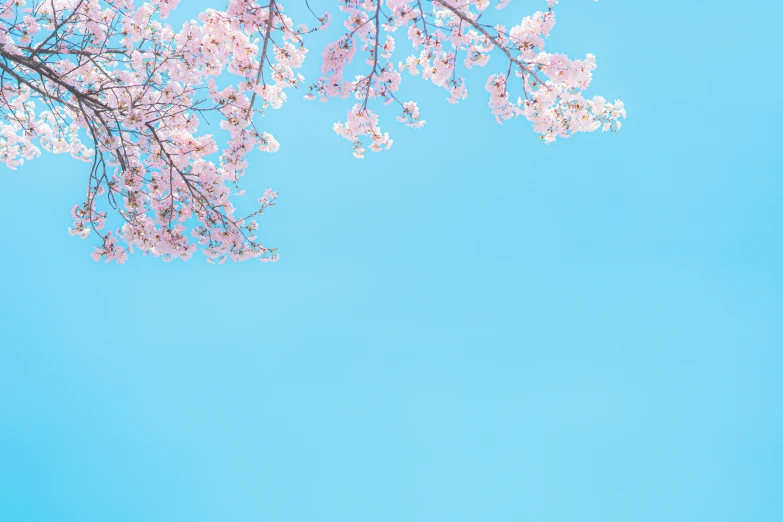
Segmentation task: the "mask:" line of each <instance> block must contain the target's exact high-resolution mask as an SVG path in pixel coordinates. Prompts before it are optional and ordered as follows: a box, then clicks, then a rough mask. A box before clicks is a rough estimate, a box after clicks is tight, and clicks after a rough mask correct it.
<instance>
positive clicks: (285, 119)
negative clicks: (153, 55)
mask: <svg viewBox="0 0 783 522" xmlns="http://www.w3.org/2000/svg"><path fill="white" fill-rule="evenodd" d="M293 3H294V2H290V1H289V4H293ZM333 3H334V2H332V1H331V0H329V1H328V2H327V0H314V1H313V4H314V7H316V8H319V7H321V8H323V7H326V6H327V5H328V6H329V7H330V8H332V9H333V5H332V4H333ZM515 3H516V4H517V6H516V8H515V11H512V12H518V13H522V12H525V11H532V10H534V9H537V8H541V7H545V4H544V2H543V0H541V1H532V0H517V1H516V2H515ZM183 4H185V5H183V6H182V7H181V13H180V15H178V16H180V17H182V18H185V17H191V16H193V15H194V14H195V13H196V12H197V11H198V10H199V9H201V8H203V7H206V6H208V5H210V4H211V5H213V6H214V7H220V6H221V5H222V4H221V2H220V1H217V0H211V1H206V0H199V1H191V0H185V1H184V2H183ZM512 5H513V4H512ZM290 9H291V11H292V14H293V11H295V10H294V9H293V8H290ZM558 13H559V21H558V26H557V27H556V28H555V31H554V32H553V35H552V38H551V39H550V48H551V50H560V51H564V52H567V53H569V54H571V55H573V56H583V55H584V54H585V53H587V52H592V53H594V54H596V55H597V57H598V63H599V69H598V71H597V72H596V80H595V83H594V86H593V88H592V89H591V91H590V92H592V93H600V94H602V95H604V96H606V97H607V98H609V99H613V98H615V97H617V98H622V99H623V100H624V101H625V102H626V104H627V107H628V113H629V118H628V120H627V121H626V122H625V127H624V129H623V131H622V132H621V133H620V134H619V135H606V134H604V135H601V134H600V133H599V134H593V135H582V136H577V137H575V138H573V139H570V140H566V141H558V142H557V143H556V144H554V145H551V146H545V145H544V144H542V143H541V142H540V141H539V140H537V139H536V137H535V135H534V134H533V133H532V131H531V130H530V128H529V124H528V123H527V122H526V121H523V120H518V121H515V122H509V123H507V124H506V125H504V126H503V127H500V126H498V125H496V124H495V123H494V122H493V120H492V117H491V115H490V114H489V110H488V108H487V107H486V101H487V97H486V94H485V93H484V92H483V90H482V88H483V83H476V82H473V83H472V84H471V89H470V90H471V95H470V97H469V98H468V100H466V102H464V103H462V104H461V105H460V106H458V107H451V106H448V104H447V103H446V102H445V100H444V99H443V98H444V93H443V92H441V91H439V90H437V89H435V88H431V87H427V86H426V85H425V84H423V83H421V82H420V81H415V79H411V80H409V81H408V87H409V88H414V89H415V90H416V91H417V92H420V93H421V94H420V95H419V101H420V105H421V107H422V111H423V115H424V117H425V118H426V119H427V120H429V122H430V123H429V125H428V126H427V127H425V128H424V129H422V130H419V131H413V130H409V129H406V128H405V127H403V126H401V125H398V124H396V122H392V121H388V122H387V127H388V130H389V131H390V132H393V134H394V136H393V137H394V139H395V146H394V148H393V149H392V150H391V151H389V152H387V153H384V154H372V155H368V158H367V159H365V160H363V161H357V160H354V159H353V158H352V157H351V154H350V146H349V144H348V143H347V142H344V141H343V140H341V139H340V138H338V137H337V136H336V135H335V134H333V133H332V132H331V130H330V129H331V124H332V123H333V122H335V121H337V120H338V119H340V118H341V117H343V115H344V113H345V110H346V108H347V107H346V105H345V104H344V103H343V104H341V103H339V102H338V103H330V104H317V103H315V104H312V103H308V102H305V101H304V100H301V99H300V98H299V96H292V100H291V102H290V105H289V106H287V107H286V108H285V109H284V110H283V111H280V112H277V113H272V114H270V115H269V116H268V117H267V119H266V122H265V123H266V125H265V129H266V130H268V131H270V132H272V133H274V134H275V136H276V137H277V138H278V140H279V141H280V142H281V144H282V149H281V150H280V152H279V153H277V154H276V155H271V156H270V155H260V154H259V155H258V156H256V157H254V158H253V169H252V172H251V173H250V174H249V175H248V177H247V179H246V183H245V187H246V188H247V189H248V192H252V191H259V190H263V188H265V187H268V186H271V187H274V188H275V189H277V190H278V191H279V192H280V200H279V205H278V206H277V207H275V208H274V209H273V210H272V211H270V212H269V213H268V214H267V216H266V217H264V218H263V220H262V221H261V225H262V234H263V235H262V237H263V238H265V239H266V243H268V244H270V245H272V246H277V247H279V248H280V253H281V261H280V263H278V264H276V265H269V264H261V263H245V264H239V265H232V264H226V265H223V266H212V265H209V264H207V263H206V262H205V261H204V260H203V257H199V256H196V257H195V258H194V259H193V260H192V261H190V262H188V263H182V262H174V263H170V264H164V263H163V262H161V261H159V260H157V259H153V258H145V257H141V256H139V257H133V258H131V260H130V261H129V263H128V264H127V265H125V266H122V267H118V266H115V265H106V264H96V263H94V262H93V261H92V260H91V259H90V257H89V252H90V248H91V247H90V245H89V244H88V243H86V242H82V241H80V240H77V239H74V238H71V237H70V236H68V234H67V231H66V229H67V227H68V226H69V224H70V220H69V210H70V207H71V206H72V205H73V204H74V203H76V202H78V201H79V200H80V198H81V196H82V194H83V191H84V181H85V175H86V171H85V168H84V165H82V164H79V163H76V162H74V161H72V160H70V159H69V158H66V157H47V158H45V159H44V158H42V159H40V160H37V161H35V162H33V163H30V164H29V165H27V166H25V167H24V168H22V169H20V170H19V171H16V172H11V171H8V170H6V169H3V171H2V172H1V173H0V179H2V186H3V192H4V194H6V198H4V203H3V205H2V206H0V222H2V223H3V224H4V226H3V242H2V244H1V245H0V253H2V255H0V269H1V270H2V277H0V285H2V286H1V287H0V295H1V296H2V302H0V307H2V313H1V314H0V332H2V333H1V334H0V335H2V337H1V338H0V344H1V345H2V347H1V348H0V520H2V521H8V522H28V521H29V522H32V521H36V522H38V521H40V522H66V521H78V522H92V521H96V522H99V521H100V522H105V521H112V522H126V521H127V522H138V521H144V522H175V521H188V522H201V521H205V522H211V521H215V522H217V521H220V522H225V521H237V522H244V521H269V522H272V521H274V522H462V521H465V522H474V521H475V522H487V521H492V522H528V521H529V522H630V521H632V522H662V521H666V522H679V521H682V522H694V521H709V522H767V521H769V522H773V521H780V520H783V495H781V491H783V406H782V401H781V399H782V398H783V383H782V381H781V370H783V355H781V353H782V352H781V350H782V349H783V333H782V332H781V327H782V326H783V321H781V305H783V227H781V222H782V220H783V211H782V210H781V204H780V201H781V194H783V177H782V176H781V174H782V173H783V171H782V170H781V168H780V160H779V153H776V152H774V151H775V150H779V148H778V147H779V143H778V142H779V140H780V136H781V133H780V129H779V120H780V116H781V108H782V107H781V98H780V96H779V93H778V91H779V86H780V80H781V74H780V70H779V69H780V68H779V66H778V65H777V62H778V61H779V59H780V56H781V52H782V51H783V44H782V43H781V42H783V40H781V37H780V27H779V25H780V21H781V20H782V19H783V7H781V4H780V2H775V1H772V0H760V1H757V2H752V3H749V2H740V1H731V2H729V1H721V0H717V1H712V2H682V1H673V0H665V1H661V2H640V1H618V0H615V1H611V0H602V1H601V2H599V3H594V2H592V1H586V0H563V1H561V5H560V7H559V10H558ZM319 38H320V39H319V40H317V41H318V42H323V38H321V37H319ZM317 66H318V56H317V54H316V53H314V54H313V55H311V60H310V62H309V64H308V65H307V67H306V71H305V72H306V73H308V75H309V76H310V77H313V76H314V74H315V71H316V68H317ZM498 67H500V66H499V65H498ZM487 72H489V70H488V71H487ZM409 92H411V91H409ZM305 122H306V124H305ZM444 151H447V153H446V154H444V153H443V152H444Z"/></svg>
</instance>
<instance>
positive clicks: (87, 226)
mask: <svg viewBox="0 0 783 522" xmlns="http://www.w3.org/2000/svg"><path fill="white" fill-rule="evenodd" d="M225 1H226V2H227V4H226V7H225V10H222V11H220V10H215V9H208V10H206V11H204V12H203V13H201V15H200V16H199V17H198V19H197V20H191V21H189V22H186V23H185V24H184V25H183V26H182V27H181V29H179V30H174V29H173V28H172V27H171V26H170V25H168V24H167V23H166V22H165V20H166V19H167V18H168V16H169V15H170V13H171V11H172V10H173V9H175V8H176V7H177V5H178V4H179V3H180V0H147V1H146V2H137V1H136V0H3V1H2V2H0V161H2V162H3V163H4V164H5V165H6V166H8V167H9V168H11V169H15V168H17V167H19V166H21V165H22V164H24V162H26V161H29V160H32V159H34V158H36V157H38V156H39V155H40V154H41V151H42V150H43V151H48V152H52V153H55V154H70V155H71V156H72V157H73V158H75V159H77V160H80V161H84V162H86V163H88V164H89V165H90V170H89V180H88V183H87V190H86V197H85V199H84V201H83V202H81V203H79V204H77V205H75V206H74V207H73V208H72V211H71V215H72V217H73V223H72V225H71V226H70V227H69V229H68V231H69V233H70V234H71V235H73V236H76V237H79V238H82V239H85V238H88V237H90V236H91V235H95V236H98V238H99V240H100V243H99V245H98V246H97V247H96V248H95V251H94V252H93V258H95V259H96V260H101V259H103V260H106V261H116V262H118V263H122V262H124V261H125V260H126V259H127V258H128V254H130V253H132V252H133V251H134V250H138V251H141V252H142V253H144V254H150V255H153V256H158V257H161V258H162V259H164V260H172V259H176V258H179V259H189V258H190V257H191V256H192V255H193V254H194V253H195V252H196V251H197V250H201V251H202V252H203V253H204V254H205V255H206V257H207V259H208V260H210V261H215V262H224V261H226V260H228V259H231V260H234V261H242V260H246V259H260V260H262V261H276V260H277V259H278V256H277V254H276V249H274V248H268V247H266V246H264V245H263V244H262V243H261V242H260V241H259V239H258V237H257V231H258V229H259V225H258V222H257V220H256V219H257V218H258V217H259V216H261V215H263V214H264V212H265V211H266V210H267V209H268V208H270V207H272V206H274V205H275V204H276V200H277V193H276V192H275V191H274V190H272V189H268V190H267V191H266V192H265V193H264V195H263V196H262V197H261V198H258V199H257V200H256V202H257V204H254V207H253V210H252V211H251V212H250V213H247V214H240V213H239V212H238V210H237V208H236V207H235V206H234V203H233V201H232V198H235V197H237V196H242V195H243V194H244V190H241V189H240V188H239V182H240V178H242V177H243V176H244V175H245V173H246V172H247V169H248V167H249V164H248V159H247V158H248V154H249V153H250V152H251V151H253V150H259V151H263V152H276V151H277V150H278V149H279V147H280V145H279V143H278V142H277V140H276V139H275V138H274V136H273V135H272V134H270V133H269V132H266V131H263V130H260V129H258V128H257V127H256V121H257V116H260V115H263V114H264V112H265V111H267V110H271V109H280V108H281V107H282V106H283V104H284V103H285V102H286V100H287V96H288V93H289V92H290V89H292V88H298V87H299V86H305V79H304V77H303V76H302V75H301V74H300V73H299V72H298V70H299V69H300V68H301V67H302V65H303V63H304V60H305V58H306V57H307V54H308V49H307V48H306V46H305V42H304V39H305V38H307V35H308V34H309V33H311V32H313V31H316V30H321V29H324V28H326V27H327V26H328V24H329V21H330V17H329V14H328V13H326V14H324V15H323V16H317V15H316V19H317V22H318V24H317V27H316V28H315V29H308V28H307V26H305V25H304V24H299V25H295V24H294V22H293V20H291V18H290V17H288V16H287V15H286V14H285V13H284V8H283V6H282V5H281V1H280V0H225ZM509 1H510V0H497V1H495V0H339V6H340V10H341V11H342V12H343V13H344V15H345V20H344V22H343V27H344V31H340V32H341V33H342V34H341V36H339V37H338V38H337V39H336V40H335V41H333V42H331V43H329V44H328V45H327V46H326V48H325V49H324V51H323V53H322V63H321V73H320V77H319V78H317V79H316V80H315V82H314V83H312V84H310V85H309V91H308V94H307V95H306V96H305V97H306V98H310V99H320V100H322V101H326V100H328V99H330V98H348V97H352V98H354V100H353V104H352V107H351V109H350V110H349V112H348V115H347V118H346V119H345V121H342V122H338V123H336V124H334V131H335V132H336V133H337V134H338V135H339V136H341V137H343V138H345V139H346V140H348V141H350V142H351V144H352V146H353V154H354V156H356V157H357V158H362V157H363V156H364V153H365V152H366V151H367V149H369V150H370V151H373V152H378V151H381V150H386V149H389V148H390V147H391V146H392V143H393V142H392V140H391V138H390V137H389V134H388V133H386V132H383V131H382V130H381V127H380V124H379V116H378V114H377V113H376V112H374V111H373V110H372V107H371V104H373V103H382V104H387V105H396V106H397V107H398V108H399V111H400V112H399V115H398V116H397V119H398V120H399V121H400V122H402V123H403V124H405V125H407V126H409V127H412V128H420V127H422V126H423V125H425V123H426V121H425V119H423V117H422V114H421V111H420V108H419V105H418V103H417V102H415V101H413V100H406V99H403V98H401V97H400V89H401V84H402V80H403V76H404V75H406V74H407V75H411V76H421V77H422V78H423V79H425V80H428V81H430V82H432V83H433V84H434V85H436V86H438V87H440V88H443V89H445V90H446V92H447V99H448V101H449V102H450V103H457V102H458V101H459V100H461V99H464V98H465V97H466V96H467V92H468V91H467V86H466V81H465V79H464V78H463V77H462V76H461V75H460V74H459V68H460V67H464V68H465V69H472V68H474V67H485V66H487V65H488V64H489V62H490V60H491V58H492V56H493V55H495V56H498V55H499V57H500V60H501V62H502V65H503V67H502V68H501V70H499V71H497V72H493V73H492V74H490V75H489V76H488V78H487V80H486V83H485V89H486V90H487V92H488V93H489V107H490V110H491V112H492V114H493V116H494V117H495V119H496V120H497V121H498V122H499V123H502V122H503V121H505V120H508V119H510V118H515V117H518V116H524V117H525V118H527V119H528V120H530V122H531V123H532V125H533V128H534V130H535V132H537V133H538V134H539V135H540V137H541V138H542V139H543V140H545V141H546V142H552V141H554V140H555V139H556V138H558V137H563V138H565V137H568V136H570V135H572V134H574V133H577V132H590V131H595V130H598V129H601V130H603V131H617V130H619V129H620V126H621V121H620V120H621V119H623V118H625V116H626V113H625V108H624V106H623V104H622V102H620V101H615V102H613V103H609V102H607V101H606V99H604V98H602V97H600V96H594V97H592V98H586V97H585V96H584V91H585V90H586V89H587V88H588V86H589V85H590V83H591V81H592V74H593V71H594V70H595V68H596V60H595V57H594V56H592V55H589V54H588V55H587V56H586V57H585V58H584V59H570V58H568V57H567V56H565V55H563V54H557V53H549V52H547V51H544V45H545V39H546V37H547V36H548V35H549V34H550V31H551V30H552V28H553V27H554V25H555V14H554V12H553V10H552V9H553V6H554V5H555V4H557V1H556V0H546V1H547V4H548V8H547V10H546V11H539V12H536V13H534V14H532V15H530V16H527V17H525V18H523V19H522V20H521V21H520V22H519V23H518V24H516V25H513V26H511V27H510V28H509V27H506V26H505V25H502V24H495V25H489V24H487V23H486V22H485V18H486V17H485V16H484V15H485V12H486V11H487V9H489V7H490V6H491V5H494V6H495V8H496V9H503V8H504V7H506V6H507V5H508V3H509ZM306 5H307V6H308V7H309V4H307V3H306ZM425 6H426V9H425ZM313 14H314V13H313ZM400 31H401V32H402V33H404V34H405V37H407V41H406V40H405V37H403V38H400V36H397V35H396V33H398V32H400ZM395 38H396V39H395ZM397 40H400V42H402V43H403V44H404V45H403V47H410V48H412V49H413V50H414V52H413V53H412V54H409V55H408V56H405V57H404V58H403V59H396V58H395V56H397V55H398V54H399V53H400V51H399V50H398V42H397ZM357 54H358V55H359V56H360V57H361V58H362V59H363V62H364V65H363V66H361V67H362V68H363V70H364V73H363V74H360V75H358V76H355V77H354V78H353V79H350V78H347V74H348V73H347V70H348V69H349V66H350V65H351V64H352V63H354V60H355V59H356V56H357ZM365 67H366V69H365ZM512 91H513V92H515V93H516V94H515V95H512ZM213 117H214V119H217V120H218V121H219V127H220V129H221V130H222V131H223V135H222V136H218V137H216V136H215V135H213V134H211V133H207V132H203V131H202V127H203V124H204V123H205V122H206V121H210V120H212V119H213ZM114 221H116V222H117V224H116V226H114V225H111V226H110V224H111V223H112V222H114Z"/></svg>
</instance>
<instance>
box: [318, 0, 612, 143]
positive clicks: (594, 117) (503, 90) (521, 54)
mask: <svg viewBox="0 0 783 522" xmlns="http://www.w3.org/2000/svg"><path fill="white" fill-rule="evenodd" d="M509 2H510V0H499V1H497V2H493V1H491V0H432V1H431V2H422V1H421V0H343V1H342V2H341V7H340V9H341V10H342V11H343V12H344V13H345V21H344V26H345V32H344V34H343V35H342V36H340V38H339V39H337V40H336V41H334V42H332V43H330V44H329V45H328V46H327V47H326V48H325V49H324V51H323V65H322V68H321V76H320V78H318V80H317V81H316V82H315V83H313V84H312V85H311V86H310V91H309V93H308V95H307V97H308V98H310V99H316V98H317V99H320V100H321V101H327V100H328V99H329V98H334V97H338V98H347V97H353V98H355V99H356V100H357V101H358V104H355V105H354V106H353V107H352V108H351V110H350V111H349V112H348V118H347V120H346V121H345V122H340V123H337V124H335V125H334V130H335V131H336V132H337V134H339V135H340V136H342V137H343V138H345V139H347V140H349V141H351V142H352V144H353V151H354V156H356V157H358V158H361V157H363V155H364V152H365V150H366V147H365V144H367V143H369V145H368V146H369V148H370V150H372V151H380V150H383V149H386V148H389V146H391V143H392V140H391V139H390V138H389V137H388V135H387V134H384V133H381V130H380V127H379V126H378V123H377V122H378V117H377V115H376V114H375V113H374V112H373V110H372V109H371V108H370V103H369V102H370V101H372V100H378V101H379V102H380V103H383V104H396V105H397V106H398V107H399V108H400V109H401V114H400V116H398V118H397V119H398V120H399V121H401V122H404V123H405V124H406V125H408V126H410V127H414V128H417V127H421V126H422V125H424V123H425V120H423V119H421V118H420V115H419V108H418V105H417V104H416V103H415V102H413V101H402V100H401V99H400V95H399V90H400V85H401V83H402V74H403V73H407V74H409V75H411V76H421V77H422V78H423V79H425V80H428V81H430V82H432V83H433V84H434V85H436V86H438V87H441V88H443V89H445V90H446V91H447V93H448V96H447V99H448V101H449V103H452V104H454V103H457V102H459V100H461V99H464V98H465V97H466V96H467V94H468V91H467V86H466V82H465V79H464V78H463V77H462V76H461V75H460V74H459V71H458V69H459V67H460V65H461V66H464V67H465V68H466V69H472V68H473V67H485V66H486V65H487V64H488V63H489V62H490V58H491V56H492V55H493V54H499V55H501V61H502V62H503V69H501V70H500V71H498V72H495V73H492V74H490V75H489V77H488V78H487V81H486V83H485V89H486V90H487V92H488V93H489V107H490V109H491V112H492V115H493V116H494V117H495V119H496V120H497V122H498V123H501V124H502V123H503V121H504V120H508V119H510V118H515V117H518V116H524V117H525V118H527V119H528V120H529V121H530V122H531V123H532V124H533V129H534V130H535V132H537V133H538V134H539V135H540V137H541V138H542V139H543V140H545V141H546V142H547V143H550V142H553V141H555V139H556V138H558V137H561V138H567V137H569V136H571V135H572V134H575V133H577V132H590V131H594V130H598V129H601V130H603V131H617V130H619V129H620V127H621V121H620V120H621V119H623V118H625V116H626V113H625V108H624V106H623V103H622V102H621V101H615V102H614V103H607V102H606V100H605V99H604V98H602V97H600V96H594V97H593V98H589V99H588V98H585V96H584V91H585V89H587V87H588V86H589V85H590V83H591V80H592V73H593V71H594V70H595V68H596V61H595V57H594V56H593V55H591V54H588V55H587V57H586V58H584V59H582V60H574V59H570V58H568V57H567V56H565V55H563V54H550V53H548V52H546V51H544V45H545V39H546V37H547V36H549V33H550V32H551V30H552V28H553V27H554V25H555V14H554V11H553V7H554V5H555V4H557V1H556V0H547V2H546V3H547V7H548V9H547V10H546V11H538V12H536V13H534V14H532V15H530V16H527V17H524V18H523V19H522V20H521V21H520V22H519V23H518V24H516V25H513V26H511V27H507V26H505V25H502V24H495V25H489V24H487V23H486V22H485V21H484V18H485V17H484V15H485V12H486V10H487V9H488V8H489V7H490V5H492V4H493V3H494V5H495V8H496V9H503V8H505V7H506V6H508V4H509ZM427 4H429V6H428V8H427V9H425V5H427ZM398 31H402V32H404V33H405V34H406V36H407V39H408V42H409V44H410V47H412V48H413V49H414V51H415V52H414V53H413V54H410V55H408V56H407V57H405V58H404V60H398V61H397V62H396V64H395V60H394V59H393V55H394V50H395V47H396V43H395V39H394V38H393V36H392V35H391V33H396V32H398ZM357 52H358V53H359V54H360V56H362V57H363V58H364V60H365V63H366V65H367V66H369V68H368V70H367V72H366V73H365V74H360V75H357V76H355V77H354V78H353V79H349V78H347V77H346V76H347V72H346V71H347V68H348V66H349V65H350V64H351V63H353V61H354V58H355V56H356V54H357ZM512 92H516V95H515V94H512Z"/></svg>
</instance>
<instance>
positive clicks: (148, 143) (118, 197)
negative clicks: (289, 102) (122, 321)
mask: <svg viewBox="0 0 783 522" xmlns="http://www.w3.org/2000/svg"><path fill="white" fill-rule="evenodd" d="M178 2H179V0H150V1H147V2H145V3H143V4H140V5H136V3H135V2H134V1H133V0H112V1H111V2H109V1H99V0H38V1H29V0H13V1H10V2H8V1H6V2H4V3H3V4H2V5H1V6H0V74H1V75H2V83H1V85H2V86H1V87H0V160H2V161H3V163H5V164H6V165H7V166H8V167H10V168H12V169H13V168H16V167H18V166H20V165H22V164H23V163H24V162H25V161H26V160H30V159H33V158H35V157H37V156H39V155H40V153H41V149H43V150H46V151H49V152H54V153H69V154H71V156H73V157H74V158H77V159H79V160H82V161H85V162H89V163H90V164H91V165H92V168H91V170H90V178H89V183H88V187H87V195H86V198H85V200H84V202H83V203H82V204H80V205H76V206H75V207H74V209H73V211H72V215H73V218H74V222H73V225H72V226H71V227H70V228H69V232H70V233H71V234H72V235H75V236H77V237H80V238H87V237H88V236H89V235H90V233H91V232H92V233H95V234H97V235H98V236H99V237H100V239H101V244H100V246H98V247H97V248H96V249H95V252H94V253H93V257H94V258H96V259H105V260H107V261H110V260H113V261H117V262H119V263H122V262H123V261H125V259H126V258H127V255H128V253H130V252H132V251H133V250H134V249H136V250H140V251H142V252H144V253H147V254H151V255H154V256H160V257H161V258H163V259H164V260H171V259H175V258H181V259H188V258H189V257H191V256H192V255H193V253H194V252H195V251H196V250H197V249H198V248H199V247H201V249H202V250H203V252H204V253H205V254H206V256H207V258H208V259H209V260H211V261H218V262H222V261H225V260H227V259H232V260H235V261H240V260H245V259H251V258H258V259H261V260H263V261H275V260H277V254H276V253H275V249H272V248H267V247H265V246H264V245H263V244H261V243H260V242H259V241H258V239H257V237H256V230H257V229H258V223H257V222H256V221H255V220H254V218H255V217H256V216H259V215H261V214H263V213H264V211H265V210H266V209H267V208H269V207H271V206H273V205H275V200H276V197H277V194H276V193H275V192H274V191H271V190H269V191H267V193H266V194H265V196H264V197H263V198H261V199H260V200H259V202H258V205H257V206H256V208H255V210H254V211H253V212H251V213H250V214H249V215H243V216H240V215H238V214H237V211H236V209H235V207H234V204H233V203H232V201H231V196H234V195H238V194H241V193H242V192H241V191H239V190H238V185H237V182H238V180H239V178H241V177H242V176H243V175H244V174H245V172H246V171H247V168H248V162H247V160H246V157H247V155H248V153H249V152H251V151H252V150H254V149H258V150H261V151H265V152H275V151H277V149H278V148H279V144H278V143H277V141H276V140H275V138H274V137H273V136H272V135H271V134H269V133H268V132H261V131H259V130H257V129H256V127H255V123H254V117H255V116H257V115H258V114H262V113H263V111H265V110H266V109H278V108H280V107H281V106H282V104H283V103H284V102H285V101H286V91H287V90H288V89H290V88H292V87H296V86H298V85H299V84H301V83H302V82H303V81H304V78H303V77H302V76H301V74H298V73H297V72H296V70H297V69H299V68H300V67H301V66H302V63H303V61H304V59H305V56H306V54H307V49H306V47H305V46H304V44H303V41H302V37H303V35H304V34H306V33H307V32H308V31H307V30H305V29H301V28H296V27H295V26H294V23H293V21H292V20H291V19H290V18H289V17H288V16H286V15H285V14H284V9H283V6H282V5H281V4H280V2H279V1H277V0H269V1H268V2H267V3H264V4H263V5H262V4H260V3H259V2H258V1H257V0H228V5H227V8H226V10H225V11H217V10H214V9H209V10H206V11H205V12H203V13H202V14H201V15H200V17H199V18H198V20H193V21H190V22H187V23H185V24H184V26H183V27H182V28H181V29H180V30H179V31H175V30H173V29H172V28H171V27H170V26H169V25H167V24H166V23H165V22H164V20H165V19H166V18H167V16H168V15H169V14H170V12H171V10H172V9H174V8H175V7H176V6H177V4H178ZM230 78H233V80H230ZM227 79H228V81H227ZM218 81H220V84H221V86H220V87H219V86H218ZM210 113H212V114H215V115H216V116H217V117H218V118H219V120H220V128H221V129H223V130H224V131H226V133H227V143H226V145H225V146H219V145H218V140H217V139H216V138H215V137H214V136H213V135H212V134H208V133H203V132H201V131H200V126H201V124H202V122H203V120H204V118H205V116H207V115H208V114H210ZM90 142H92V143H91V145H92V146H91V147H89V146H88V145H87V144H90ZM216 153H220V154H219V159H216V160H212V159H210V158H209V156H210V155H212V154H216ZM101 205H103V206H104V207H105V206H109V207H111V208H112V209H113V210H114V211H115V215H118V216H120V218H121V225H118V226H117V227H116V228H115V229H113V230H106V225H107V220H106V217H107V213H106V211H105V210H100V206H101Z"/></svg>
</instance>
